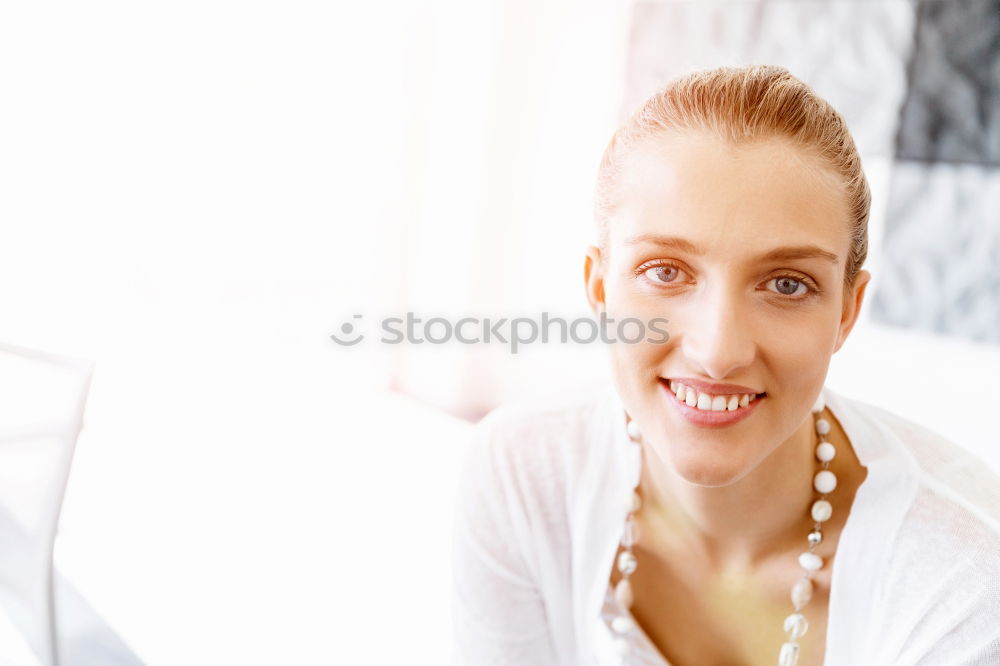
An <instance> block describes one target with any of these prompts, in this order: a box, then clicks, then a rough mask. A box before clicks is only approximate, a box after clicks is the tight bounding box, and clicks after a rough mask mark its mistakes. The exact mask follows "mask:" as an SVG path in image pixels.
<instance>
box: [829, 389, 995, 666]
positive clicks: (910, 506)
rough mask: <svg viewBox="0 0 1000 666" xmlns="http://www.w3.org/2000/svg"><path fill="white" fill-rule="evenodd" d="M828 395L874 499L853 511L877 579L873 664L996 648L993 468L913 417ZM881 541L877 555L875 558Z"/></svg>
mask: <svg viewBox="0 0 1000 666" xmlns="http://www.w3.org/2000/svg"><path fill="white" fill-rule="evenodd" d="M831 403H832V405H835V406H836V407H838V408H839V413H838V411H836V410H835V412H834V413H835V415H836V416H837V418H838V419H842V422H843V425H844V426H845V430H846V431H847V432H848V434H849V436H850V437H851V438H852V446H854V448H855V450H856V452H857V453H858V457H859V459H860V461H861V463H862V464H863V465H866V466H868V467H869V474H870V475H873V477H874V478H873V479H872V480H873V482H874V483H875V485H874V486H873V487H872V488H871V490H872V491H877V492H870V493H867V494H866V495H865V497H867V498H868V501H869V502H871V503H872V504H878V505H879V506H878V507H877V508H876V507H874V506H873V507H867V509H866V510H862V511H859V514H860V515H861V516H868V517H869V518H870V519H869V520H865V521H864V529H863V530H862V532H863V534H860V537H859V538H860V539H862V540H863V541H864V542H865V543H866V544H868V545H866V546H862V549H863V555H864V558H865V559H863V560H862V561H863V562H864V566H865V567H870V568H873V569H874V571H875V573H874V574H873V575H874V578H875V579H876V580H878V581H879V582H880V584H879V585H878V586H877V588H878V592H877V593H876V594H875V597H874V598H872V599H871V600H872V601H873V602H874V605H875V613H876V614H875V615H874V616H872V617H871V620H872V621H874V623H875V626H878V627H880V631H882V632H883V639H884V641H883V643H882V644H881V646H880V647H879V648H878V650H879V657H878V659H876V660H875V661H873V662H872V663H876V662H877V663H897V662H900V661H901V662H906V663H916V662H918V661H919V662H921V663H925V662H926V663H952V662H949V661H947V659H948V658H949V657H948V655H955V654H970V655H972V654H975V655H982V654H989V655H990V656H997V654H998V651H1000V629H998V627H1000V477H998V476H997V475H996V473H994V472H993V471H992V470H991V469H990V467H989V466H988V465H987V464H986V463H985V462H984V461H983V460H981V459H980V458H979V457H977V456H976V455H975V454H973V453H972V452H971V451H969V450H967V449H965V448H964V447H962V446H960V445H959V444H958V443H956V442H955V441H953V440H952V439H950V438H948V437H946V436H945V435H943V434H941V433H939V432H937V431H935V430H933V429H931V428H928V427H926V426H924V425H921V424H919V423H917V422H916V421H914V420H913V419H910V418H907V417H905V416H902V415H900V414H898V413H896V412H893V411H890V410H887V409H884V408H882V407H878V406H875V405H873V404H870V403H867V402H863V401H860V400H857V399H848V398H845V397H843V396H837V395H834V397H833V399H832V401H831V400H830V399H828V404H831ZM862 438H864V440H862ZM855 440H857V441H855ZM859 496H860V493H859ZM890 506H891V507H898V508H889V507H890ZM887 516H898V519H893V520H890V519H887ZM881 544H885V546H882V545H881ZM883 548H884V550H885V552H886V553H887V555H888V556H887V557H886V558H885V559H884V560H883V559H882V558H880V557H877V553H879V552H882V550H883ZM866 580H870V578H866ZM942 636H944V638H942ZM954 663H968V662H966V661H956V662H954ZM977 663H978V662H977ZM988 663H992V662H988Z"/></svg>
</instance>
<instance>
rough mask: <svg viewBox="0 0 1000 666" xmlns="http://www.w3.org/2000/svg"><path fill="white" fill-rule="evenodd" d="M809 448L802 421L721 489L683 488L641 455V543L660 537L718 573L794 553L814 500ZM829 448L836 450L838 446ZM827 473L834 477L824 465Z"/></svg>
mask: <svg viewBox="0 0 1000 666" xmlns="http://www.w3.org/2000/svg"><path fill="white" fill-rule="evenodd" d="M838 430H839V429H838ZM832 435H833V432H831V436H832ZM831 441H832V440H831ZM817 443H818V438H817V436H816V434H815V432H814V426H813V417H812V415H810V416H809V418H807V419H806V420H805V421H804V422H803V424H802V426H800V427H799V428H798V429H796V431H795V432H794V433H793V434H792V436H791V437H789V438H788V439H787V440H786V441H785V442H783V443H782V444H781V445H780V446H778V447H777V448H776V449H775V450H774V452H773V453H771V455H769V456H768V457H767V458H765V459H764V460H763V461H762V462H761V463H760V464H759V465H758V466H757V467H756V468H755V469H754V470H753V471H751V472H750V473H749V474H747V475H746V476H744V477H743V478H742V479H740V480H739V481H737V482H735V483H732V484H729V485H727V486H721V487H704V486H699V485H695V484H692V483H689V482H688V481H686V480H685V479H683V478H681V477H679V476H678V475H677V474H676V473H675V472H674V471H673V470H672V469H670V468H669V467H668V466H667V463H666V461H665V460H664V459H663V458H661V457H660V456H657V455H656V454H655V453H654V452H651V451H644V452H643V468H642V473H641V477H640V482H639V493H640V495H641V497H642V513H643V514H644V515H643V517H642V522H643V525H644V530H649V529H652V530H654V532H655V534H653V535H650V534H646V535H645V536H644V537H643V541H646V542H647V543H649V542H650V538H652V539H653V540H656V541H658V540H661V539H662V540H664V542H665V543H669V547H670V548H671V550H673V549H676V548H681V549H683V551H684V552H686V553H690V554H691V556H692V557H699V558H701V560H702V561H703V562H704V563H705V565H706V566H709V567H711V568H713V569H720V570H728V569H732V568H736V569H749V568H753V567H755V566H757V565H758V564H759V563H761V562H763V561H765V560H767V559H769V558H770V557H773V556H775V555H777V554H779V553H785V552H786V551H788V550H789V549H795V548H797V547H798V548H801V547H802V544H804V543H805V535H806V534H807V533H808V532H809V529H810V528H811V526H812V525H813V521H812V519H811V518H810V516H809V508H810V506H811V505H812V502H813V501H814V500H815V499H816V497H817V493H816V491H815V490H814V488H813V476H814V475H815V473H816V471H817V470H818V469H819V467H818V465H819V463H818V462H817V461H816V458H815V454H814V451H815V447H816V444H817ZM834 444H835V445H836V446H837V450H838V453H840V452H842V446H841V445H840V442H834ZM852 457H853V456H852ZM834 462H836V459H835V461H834ZM831 470H833V471H834V473H835V474H837V476H838V478H839V477H840V474H839V473H838V472H837V471H836V470H834V467H833V465H832V464H831Z"/></svg>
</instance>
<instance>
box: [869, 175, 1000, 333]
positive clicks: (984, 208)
mask: <svg viewBox="0 0 1000 666" xmlns="http://www.w3.org/2000/svg"><path fill="white" fill-rule="evenodd" d="M997 211H1000V170H997V169H993V168H989V167H983V166H979V165H974V164H967V165H956V164H946V163H937V164H929V163H926V162H899V163H897V165H896V167H895V171H894V172H893V177H892V193H891V198H890V201H889V210H888V220H889V221H890V225H891V226H889V227H888V229H887V233H886V236H885V239H884V240H883V252H884V256H883V257H882V266H881V269H880V270H879V274H878V276H877V277H876V280H877V281H878V282H877V288H875V294H874V303H873V310H872V316H873V317H874V318H875V319H877V320H880V321H883V322H885V323H889V324H894V325H899V326H909V327H915V328H920V329H925V330H931V331H937V332H940V333H949V334H956V335H961V336H964V337H967V338H970V339H973V340H977V341H981V342H993V343H1000V224H997V216H998V213H997ZM874 286H875V283H873V287H874Z"/></svg>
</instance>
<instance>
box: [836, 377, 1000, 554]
mask: <svg viewBox="0 0 1000 666" xmlns="http://www.w3.org/2000/svg"><path fill="white" fill-rule="evenodd" d="M827 396H828V398H829V396H830V393H827ZM833 396H834V397H833V400H834V402H835V404H836V405H837V406H838V407H839V410H838V412H839V413H838V414H837V416H838V418H841V419H842V421H846V422H844V423H842V424H843V425H844V427H845V429H846V431H847V433H848V436H849V437H850V438H851V443H852V446H853V447H854V449H855V452H856V453H857V455H858V458H859V460H860V461H861V464H862V465H866V466H867V465H870V464H877V465H884V466H885V467H888V468H892V469H893V470H894V471H895V472H896V473H897V474H905V475H907V476H909V477H910V478H911V479H912V481H913V485H914V488H915V492H916V495H915V499H921V500H922V501H924V502H925V503H927V504H930V505H936V506H937V507H938V508H939V509H940V512H939V513H940V515H946V516H948V517H949V518H953V517H954V515H955V514H956V513H959V514H962V513H968V514H971V516H972V518H970V520H972V519H974V520H975V522H979V523H982V524H983V525H984V526H986V528H987V529H992V530H993V531H995V532H997V533H998V536H1000V476H998V475H997V473H996V472H995V471H994V470H993V469H992V468H991V467H990V465H989V464H988V463H987V462H986V461H985V460H983V459H982V458H980V457H979V456H978V455H977V454H976V453H974V452H973V451H972V450H970V449H969V448H966V447H964V446H962V445H960V444H959V443H957V442H955V441H954V440H952V439H951V438H949V437H947V436H945V435H943V434H941V433H940V432H938V431H936V430H933V429H931V428H929V427H927V426H925V425H922V424H920V423H918V422H916V421H915V420H913V419H911V418H908V417H905V416H902V415H900V414H898V413H896V412H893V411H890V410H888V409H885V408H882V407H878V406H876V405H873V404H871V403H868V402H864V401H861V400H857V399H853V398H846V397H844V396H840V395H837V394H833ZM998 555H1000V552H998Z"/></svg>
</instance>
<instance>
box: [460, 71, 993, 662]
mask: <svg viewBox="0 0 1000 666" xmlns="http://www.w3.org/2000/svg"><path fill="white" fill-rule="evenodd" d="M869 201H870V196H869V190H868V185H867V182H866V180H865V177H864V174H863V172H862V168H861V162H860V158H859V156H858V153H857V150H856V148H855V145H854V142H853V140H852V139H851V137H850V134H849V133H848V130H847V127H846V125H845V123H844V121H843V119H842V118H841V117H840V115H839V114H837V112H836V111H834V110H833V109H832V108H831V107H830V106H829V105H828V104H827V103H826V102H825V101H823V100H822V99H820V98H819V97H817V96H816V94H815V93H814V92H813V91H812V90H811V89H810V88H809V87H808V86H806V85H805V84H804V83H802V82H801V81H799V80H798V79H796V78H794V77H793V76H791V75H790V74H789V73H788V72H787V71H786V70H784V69H782V68H778V67H770V66H755V67H747V68H721V69H715V70H710V71H704V72H697V73H694V74H691V75H689V76H687V77H684V78H681V79H678V80H676V81H673V82H672V83H671V84H670V85H669V86H668V87H667V88H666V89H665V90H663V91H662V92H661V93H659V94H658V95H656V96H654V97H652V98H651V99H649V100H648V101H647V102H646V103H645V105H644V106H643V107H642V108H640V109H639V110H638V111H637V112H636V113H635V114H634V115H633V116H632V117H631V118H630V119H629V120H628V121H627V123H626V124H625V126H624V127H622V128H621V129H619V130H618V132H617V133H616V134H615V136H614V137H613V138H612V140H611V142H610V144H609V145H608V147H607V149H606V151H605V154H604V158H603V160H602V163H601V166H600V169H599V178H598V188H597V201H596V204H597V205H596V211H597V216H596V217H597V222H598V230H599V234H598V235H599V243H598V246H597V247H591V248H589V250H588V252H587V256H586V262H585V278H586V293H587V297H588V300H589V302H590V305H591V307H592V309H593V310H594V311H595V313H598V314H599V315H601V316H606V317H608V318H610V319H613V320H616V321H621V320H622V319H625V318H627V317H635V318H638V319H639V320H641V321H645V322H649V321H651V320H653V319H656V318H666V319H667V320H668V321H669V324H668V325H667V329H668V333H669V337H668V339H667V340H666V341H665V342H662V338H656V339H655V341H654V339H653V338H652V337H650V338H646V339H644V340H643V341H642V342H639V343H637V344H625V343H618V344H612V345H610V351H611V360H612V377H613V380H614V386H613V387H609V388H608V390H606V391H600V392H597V393H594V392H588V391H582V392H581V393H580V394H579V395H573V396H564V397H561V398H560V399H559V400H558V401H552V402H551V403H550V404H545V405H537V404H535V405H527V404H511V405H505V406H503V407H501V408H500V409H497V410H495V411H494V412H493V413H491V414H490V415H489V416H487V418H485V419H484V420H483V421H482V422H481V423H480V424H479V425H478V426H477V437H476V441H475V443H474V445H473V446H472V447H471V449H470V451H469V454H468V457H467V459H466V466H465V468H464V476H463V479H462V481H463V485H462V490H461V495H460V501H459V505H458V511H457V515H456V517H457V520H456V532H455V544H454V567H455V569H454V571H455V581H454V582H455V587H454V622H455V631H456V653H455V655H456V659H455V662H456V663H457V664H459V665H460V666H465V665H467V664H469V665H472V664H474V665H476V666H479V665H486V664H511V665H514V664H516V665H518V666H530V665H536V664H537V665H538V666H553V665H556V664H566V665H574V666H575V665H593V664H620V663H626V664H629V663H631V664H653V665H656V666H665V665H667V664H669V665H670V666H713V665H719V666H721V665H723V664H725V665H726V666H734V665H747V666H750V665H757V664H761V665H764V664H768V665H770V664H775V663H779V664H787V665H791V664H796V663H799V664H804V665H810V666H811V665H819V664H824V665H825V666H872V665H881V664H918V663H919V664H948V665H949V666H950V665H954V664H1000V480H998V479H997V477H996V476H995V475H992V474H990V473H989V472H988V471H986V470H985V468H984V466H983V464H982V463H981V462H980V461H979V460H978V459H976V458H974V457H972V456H971V455H970V454H968V453H965V452H964V451H962V450H960V449H959V448H958V447H956V446H955V445H954V444H951V443H950V442H948V441H947V440H945V439H943V438H942V437H940V436H939V435H937V434H935V433H933V432H930V431H928V430H926V429H924V428H921V427H919V426H917V425H915V424H913V423H911V422H909V421H907V420H905V419H903V418H900V417H898V416H895V415H893V414H891V413H888V412H885V411H883V410H880V409H878V408H875V407H874V406H871V405H868V404H865V403H862V402H859V401H855V400H852V399H849V398H846V397H843V396H841V395H838V394H836V393H834V392H832V391H830V390H829V389H825V388H824V386H823V383H824V379H825V377H826V373H827V369H828V366H829V362H830V358H831V356H832V355H833V354H834V353H835V352H836V351H837V350H839V349H840V347H841V346H842V345H843V344H844V341H845V340H846V338H847V336H848V334H849V333H850V331H851V328H852V327H853V325H854V323H855V322H856V321H857V318H858V314H859V312H860V309H861V306H862V302H863V300H864V295H865V288H866V286H867V285H868V281H869V278H870V275H869V273H868V272H867V271H865V270H863V269H862V268H861V266H862V264H863V263H864V260H865V257H866V254H867V219H868V210H869ZM633 339H634V338H633ZM914 379H915V380H917V379H918V378H917V377H916V376H915V377H914ZM929 388H930V387H929Z"/></svg>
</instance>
